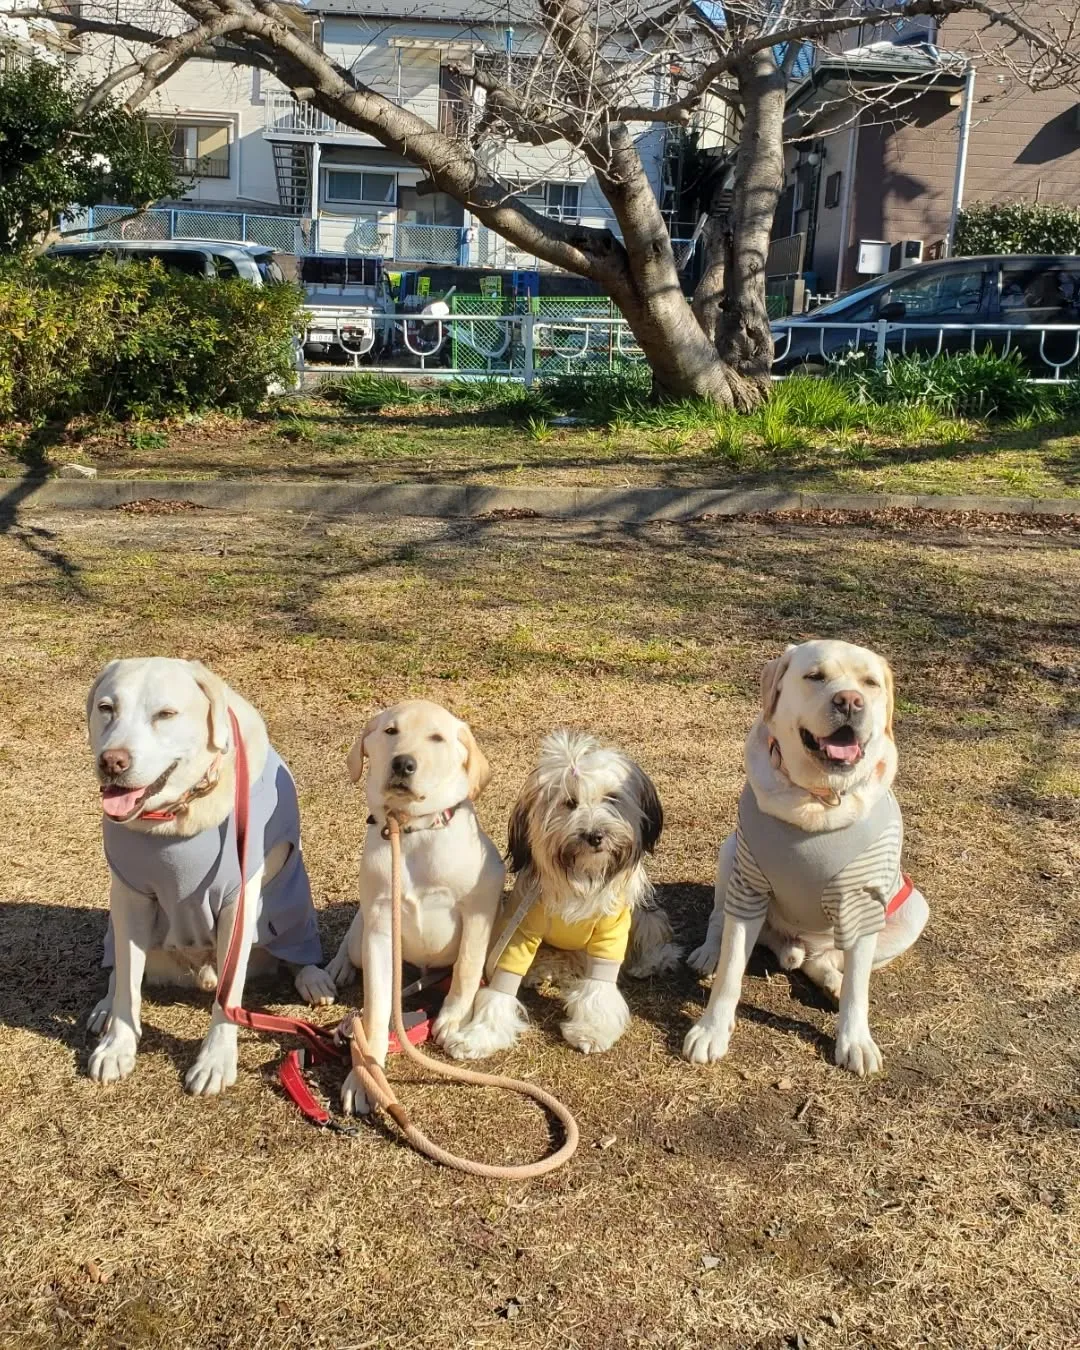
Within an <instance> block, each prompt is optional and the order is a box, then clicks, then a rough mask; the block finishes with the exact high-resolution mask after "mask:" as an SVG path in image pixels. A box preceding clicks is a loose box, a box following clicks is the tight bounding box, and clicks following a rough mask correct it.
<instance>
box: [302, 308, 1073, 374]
mask: <svg viewBox="0 0 1080 1350" xmlns="http://www.w3.org/2000/svg"><path fill="white" fill-rule="evenodd" d="M453 300H454V301H455V302H459V304H458V312H455V313H452V314H451V315H450V316H449V317H448V318H444V319H427V318H423V317H421V316H420V315H403V314H398V315H386V316H376V317H375V322H374V326H373V328H372V329H371V330H370V331H369V332H367V333H365V334H364V335H363V337H362V338H360V339H356V338H354V337H353V336H351V335H347V336H346V337H345V339H344V340H343V341H342V343H341V345H342V347H343V349H344V350H346V351H347V352H348V354H349V356H350V358H351V364H350V367H345V368H343V367H341V366H319V367H318V370H319V373H320V374H327V375H332V374H334V373H344V370H347V369H349V368H353V369H355V368H357V367H358V366H359V365H360V363H361V361H363V363H364V368H365V369H368V370H371V371H372V372H373V373H375V372H378V373H384V374H394V375H418V374H423V375H426V376H430V377H434V378H440V377H456V378H501V379H507V380H521V381H522V382H523V383H524V384H526V385H531V384H532V383H533V381H534V380H535V379H537V378H544V377H549V378H550V377H552V376H555V375H568V374H590V373H592V374H595V373H598V372H601V371H611V370H617V369H623V368H625V367H627V366H628V365H634V364H637V363H641V362H643V361H644V359H645V358H644V353H643V352H642V351H641V349H640V347H638V345H637V343H636V341H635V339H634V335H633V333H632V332H631V330H630V325H629V324H628V322H627V320H626V319H624V318H623V317H622V316H621V315H620V314H619V313H618V311H617V310H615V308H614V307H613V306H612V305H611V302H610V301H608V300H603V299H597V300H596V302H595V303H591V302H590V298H589V297H583V298H569V297H562V298H560V297H541V298H540V300H539V301H536V302H534V306H535V307H534V308H533V309H531V310H530V311H529V312H526V313H516V314H515V313H507V312H501V313H500V312H499V310H500V308H509V307H510V305H511V303H512V302H509V301H508V302H506V304H505V307H504V306H502V305H501V304H500V303H499V302H497V301H492V300H491V299H486V300H485V298H484V297H473V296H460V297H459V296H455V297H453ZM474 301H475V302H479V303H478V304H477V307H476V310H475V312H472V313H469V312H467V311H468V310H469V309H470V308H472V303H471V302H474ZM462 302H463V303H462ZM481 306H483V307H481ZM605 307H606V308H605ZM799 327H800V328H804V329H806V328H808V329H813V330H820V331H821V332H822V333H826V332H827V331H829V330H835V329H846V330H847V332H848V333H849V334H850V335H851V337H850V342H848V343H843V344H841V346H840V347H839V348H835V349H832V350H829V344H828V342H827V341H826V340H825V339H824V338H822V339H820V340H819V349H820V352H821V353H822V354H821V356H820V359H821V361H822V362H823V363H824V364H826V365H828V364H829V363H830V362H832V361H834V360H837V359H839V358H840V357H841V356H845V355H848V354H849V353H850V352H851V351H855V350H863V351H865V352H866V353H867V355H868V357H869V359H870V360H872V361H873V362H874V364H875V365H878V366H880V365H882V364H883V363H884V361H885V358H886V355H887V354H888V353H889V352H890V351H895V352H896V353H898V354H900V353H905V352H907V351H908V349H909V347H913V346H914V343H913V342H912V341H911V340H910V335H911V334H913V333H916V330H917V338H918V341H919V343H920V344H925V343H927V341H928V339H930V340H929V344H928V346H926V347H924V348H923V350H925V351H926V353H927V354H928V355H933V354H934V353H935V351H937V352H941V351H942V350H944V349H945V347H946V344H948V343H949V342H950V340H951V339H950V337H949V335H950V333H963V334H964V338H965V340H964V343H963V346H964V348H965V349H966V350H970V351H976V350H978V349H979V345H978V344H979V335H980V334H982V335H983V336H984V339H989V338H992V337H993V336H994V335H995V334H996V335H997V337H998V339H999V348H1000V350H1002V351H1003V352H1005V353H1007V352H1008V351H1010V350H1014V349H1015V348H1016V347H1017V346H1018V345H1019V343H1020V341H1021V339H1022V340H1023V343H1024V345H1025V354H1026V356H1027V359H1028V360H1029V362H1030V363H1031V365H1032V371H1033V373H1032V374H1031V376H1030V380H1031V382H1032V383H1034V384H1065V383H1067V382H1069V381H1070V380H1073V379H1077V378H1080V325H1077V324H1048V325H1043V326H1028V327H1024V326H1021V325H1006V324H980V325H977V326H976V327H975V328H974V329H972V330H970V335H969V330H968V329H967V328H962V327H961V325H958V324H942V325H940V326H939V327H934V326H930V325H926V324H918V325H916V324H897V323H885V322H880V323H868V324H835V323H833V324H827V323H822V324H805V325H803V324H800V325H799ZM935 333H936V334H937V340H936V343H935V341H934V340H933V337H932V335H933V334H935ZM1003 334H1004V340H1003V341H1002V340H1001V338H1002V335H1003ZM1059 338H1060V342H1061V345H1060V347H1058V348H1053V347H1052V343H1053V342H1055V341H1058V339H1059ZM890 340H891V342H892V345H891V346H890ZM1048 340H1049V341H1048ZM789 351H790V340H789V339H788V338H787V337H786V336H785V335H784V334H781V335H780V336H779V338H778V340H777V345H776V359H777V360H778V361H782V360H784V359H785V357H786V356H787V354H788V352H789ZM301 359H302V358H301ZM778 378H782V377H778Z"/></svg>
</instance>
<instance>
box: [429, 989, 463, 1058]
mask: <svg viewBox="0 0 1080 1350" xmlns="http://www.w3.org/2000/svg"><path fill="white" fill-rule="evenodd" d="M469 1011H470V1010H469V1009H468V1008H463V1007H460V1006H455V1005H454V1004H452V1003H450V1002H449V1001H447V1002H446V1003H444V1004H443V1006H442V1009H441V1010H440V1012H439V1015H438V1017H436V1019H435V1021H434V1022H433V1023H432V1024H431V1039H432V1040H433V1041H434V1042H435V1044H436V1045H439V1046H442V1048H443V1049H444V1050H445V1049H446V1046H447V1043H448V1041H450V1040H451V1039H452V1038H453V1037H455V1036H456V1035H457V1034H458V1032H459V1031H460V1030H461V1028H462V1026H463V1025H464V1024H465V1022H467V1021H468V1018H469Z"/></svg>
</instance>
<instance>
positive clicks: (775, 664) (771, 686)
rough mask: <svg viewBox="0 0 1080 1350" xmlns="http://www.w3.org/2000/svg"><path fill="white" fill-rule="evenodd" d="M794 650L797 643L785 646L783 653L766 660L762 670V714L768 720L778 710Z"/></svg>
mask: <svg viewBox="0 0 1080 1350" xmlns="http://www.w3.org/2000/svg"><path fill="white" fill-rule="evenodd" d="M794 650H795V644H794V643H790V644H789V645H788V646H787V647H785V648H784V651H783V654H782V655H780V656H776V657H774V658H773V659H772V660H771V661H766V662H765V667H764V669H763V670H762V672H761V715H762V717H764V719H765V721H766V722H767V721H768V720H769V718H770V717H771V716H772V715H773V713H774V712H775V711H776V705H777V703H778V702H779V699H780V686H781V684H783V682H784V676H785V675H786V674H787V669H788V666H790V665H791V653H792V652H793V651H794Z"/></svg>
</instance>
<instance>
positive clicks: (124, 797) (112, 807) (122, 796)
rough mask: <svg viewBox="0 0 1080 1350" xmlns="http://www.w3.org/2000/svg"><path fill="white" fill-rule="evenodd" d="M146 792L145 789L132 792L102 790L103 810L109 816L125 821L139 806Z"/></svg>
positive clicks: (127, 790) (120, 789) (125, 790)
mask: <svg viewBox="0 0 1080 1350" xmlns="http://www.w3.org/2000/svg"><path fill="white" fill-rule="evenodd" d="M144 791H145V789H144V788H137V789H136V790H135V791H134V792H132V791H131V790H130V789H129V788H120V787H104V788H102V789H101V809H102V810H103V811H104V812H105V814H106V815H107V816H112V817H113V818H114V819H116V820H123V819H124V817H125V816H130V815H131V813H132V811H134V810H135V808H136V807H137V806H138V804H139V801H140V800H141V798H142V796H143V793H144Z"/></svg>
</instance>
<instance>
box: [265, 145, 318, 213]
mask: <svg viewBox="0 0 1080 1350" xmlns="http://www.w3.org/2000/svg"><path fill="white" fill-rule="evenodd" d="M271 145H272V148H273V151H274V177H275V178H276V179H277V190H278V200H279V201H280V202H281V204H282V206H283V207H284V208H285V210H286V211H291V212H293V213H294V214H295V215H298V216H303V215H306V214H307V213H308V212H309V211H310V209H311V146H310V145H305V144H301V143H298V142H296V141H272V142H271Z"/></svg>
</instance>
